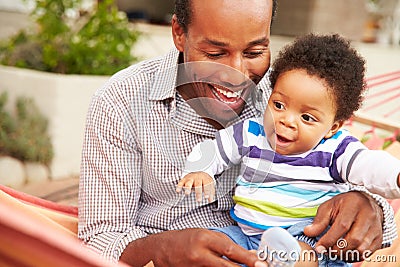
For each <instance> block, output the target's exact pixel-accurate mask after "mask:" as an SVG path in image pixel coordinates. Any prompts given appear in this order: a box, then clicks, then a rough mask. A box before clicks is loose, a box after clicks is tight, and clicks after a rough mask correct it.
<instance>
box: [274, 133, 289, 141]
mask: <svg viewBox="0 0 400 267" xmlns="http://www.w3.org/2000/svg"><path fill="white" fill-rule="evenodd" d="M276 139H277V140H278V141H279V142H280V143H289V142H291V141H292V140H290V139H287V138H285V137H283V136H282V135H279V134H276Z"/></svg>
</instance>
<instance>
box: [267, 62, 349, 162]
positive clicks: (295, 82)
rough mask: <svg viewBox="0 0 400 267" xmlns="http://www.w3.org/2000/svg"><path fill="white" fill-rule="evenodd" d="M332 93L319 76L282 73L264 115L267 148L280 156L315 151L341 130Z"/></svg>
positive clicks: (293, 71)
mask: <svg viewBox="0 0 400 267" xmlns="http://www.w3.org/2000/svg"><path fill="white" fill-rule="evenodd" d="M330 92H331V90H329V88H328V87H327V85H326V84H325V83H324V81H323V80H322V79H320V78H318V77H315V76H310V75H308V74H307V73H306V72H305V71H304V70H301V69H296V70H291V71H287V72H285V73H283V74H281V75H280V76H279V78H278V80H277V82H276V84H275V88H274V89H273V91H272V94H271V97H270V98H269V101H268V108H267V109H266V111H265V113H264V130H265V133H266V136H267V138H268V141H269V143H270V145H271V146H272V147H273V148H275V150H276V152H278V153H279V154H281V155H290V154H300V153H304V152H306V151H308V150H310V149H312V148H314V147H315V146H316V145H317V144H318V143H319V142H320V141H321V140H322V139H323V138H329V137H331V136H332V135H333V134H335V133H336V131H337V130H338V129H339V128H340V126H341V125H340V123H338V122H335V121H334V119H335V114H336V104H335V101H334V98H333V96H332V95H331V94H330Z"/></svg>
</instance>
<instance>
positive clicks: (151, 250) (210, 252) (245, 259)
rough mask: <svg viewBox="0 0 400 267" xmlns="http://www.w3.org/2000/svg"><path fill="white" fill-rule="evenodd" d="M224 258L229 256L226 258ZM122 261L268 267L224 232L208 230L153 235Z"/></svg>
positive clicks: (177, 265)
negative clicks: (240, 264)
mask: <svg viewBox="0 0 400 267" xmlns="http://www.w3.org/2000/svg"><path fill="white" fill-rule="evenodd" d="M222 256H225V257H226V258H228V259H230V260H228V259H226V258H223V257H222ZM121 260H122V261H124V262H126V263H128V264H130V265H132V266H138V267H139V266H144V265H145V264H146V263H148V262H149V261H150V260H151V261H152V262H153V263H154V266H157V267H159V266H162V267H163V266H168V267H187V266H223V267H234V266H238V265H237V263H235V262H238V263H242V264H245V265H246V266H255V267H267V266H268V265H267V264H266V263H265V262H262V261H260V260H258V258H257V255H256V253H252V252H250V251H248V250H246V249H244V248H242V247H241V246H239V245H237V244H235V243H234V242H233V241H232V240H231V239H229V237H227V236H226V235H224V234H222V233H218V232H214V231H210V230H206V229H185V230H176V231H166V232H162V233H160V234H153V235H150V236H148V237H146V238H142V239H138V240H136V241H134V242H131V243H130V244H129V245H128V246H127V247H126V249H125V251H124V253H123V254H122V256H121Z"/></svg>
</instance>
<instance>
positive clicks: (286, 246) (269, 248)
mask: <svg viewBox="0 0 400 267" xmlns="http://www.w3.org/2000/svg"><path fill="white" fill-rule="evenodd" d="M300 253H301V248H300V245H299V243H298V241H297V240H296V238H294V237H293V236H292V235H291V234H289V232H288V231H286V230H285V229H283V228H281V227H272V228H270V229H268V230H266V231H265V232H264V233H263V234H262V236H261V241H260V245H259V247H258V251H257V255H258V257H259V258H260V259H262V260H265V261H267V262H268V265H269V266H270V267H286V266H287V267H290V266H294V264H295V263H296V260H298V259H299V257H300Z"/></svg>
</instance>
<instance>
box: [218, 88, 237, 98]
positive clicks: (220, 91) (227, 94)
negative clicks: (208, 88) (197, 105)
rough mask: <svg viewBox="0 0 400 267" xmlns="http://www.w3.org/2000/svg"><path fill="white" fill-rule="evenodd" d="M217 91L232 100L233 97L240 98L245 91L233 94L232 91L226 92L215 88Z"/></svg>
mask: <svg viewBox="0 0 400 267" xmlns="http://www.w3.org/2000/svg"><path fill="white" fill-rule="evenodd" d="M215 90H217V92H218V93H220V94H223V95H224V96H226V97H229V98H232V97H240V96H241V94H242V91H243V90H240V91H238V92H232V91H225V90H221V89H219V88H215Z"/></svg>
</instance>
